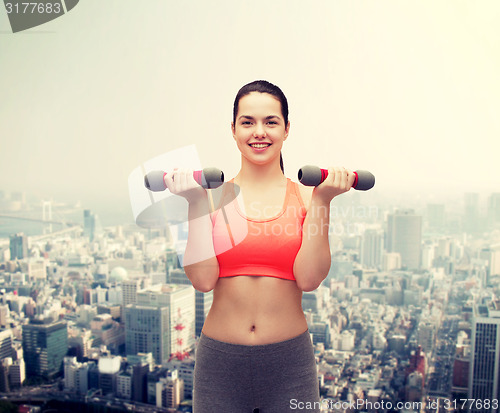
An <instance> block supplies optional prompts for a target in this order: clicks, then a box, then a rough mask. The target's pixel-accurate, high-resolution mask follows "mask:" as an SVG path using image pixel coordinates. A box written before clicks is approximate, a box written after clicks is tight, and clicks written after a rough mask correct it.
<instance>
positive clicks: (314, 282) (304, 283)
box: [296, 277, 324, 293]
mask: <svg viewBox="0 0 500 413" xmlns="http://www.w3.org/2000/svg"><path fill="white" fill-rule="evenodd" d="M323 280H324V278H322V279H320V280H318V279H313V278H308V277H304V278H297V279H296V282H297V287H299V289H300V290H302V291H304V292H306V293H307V292H310V291H314V290H315V289H316V288H318V287H319V286H320V285H321V282H322V281H323Z"/></svg>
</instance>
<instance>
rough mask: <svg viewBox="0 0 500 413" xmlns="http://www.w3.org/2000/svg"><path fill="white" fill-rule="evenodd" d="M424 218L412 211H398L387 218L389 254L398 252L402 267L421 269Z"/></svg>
mask: <svg viewBox="0 0 500 413" xmlns="http://www.w3.org/2000/svg"><path fill="white" fill-rule="evenodd" d="M421 244H422V217H421V216H420V215H417V214H416V213H415V211H413V210H411V209H406V210H397V211H396V212H395V213H393V214H389V215H388V217H387V252H398V253H399V254H400V255H401V265H402V266H403V267H406V268H407V269H410V270H414V269H418V268H420V256H421Z"/></svg>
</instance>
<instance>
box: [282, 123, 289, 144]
mask: <svg viewBox="0 0 500 413" xmlns="http://www.w3.org/2000/svg"><path fill="white" fill-rule="evenodd" d="M289 132H290V121H288V123H287V124H286V127H285V137H284V138H283V140H284V141H286V138H288V133H289Z"/></svg>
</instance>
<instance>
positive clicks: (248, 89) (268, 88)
mask: <svg viewBox="0 0 500 413" xmlns="http://www.w3.org/2000/svg"><path fill="white" fill-rule="evenodd" d="M252 92H260V93H269V94H270V95H271V96H274V97H275V98H276V99H278V100H279V102H280V103H281V114H282V115H283V119H284V120H285V127H286V125H288V101H287V100H286V96H285V94H284V93H283V91H282V90H281V89H280V88H279V87H278V86H276V85H273V84H272V83H270V82H268V81H267V80H255V81H253V82H251V83H248V84H246V85H245V86H243V87H242V88H241V89H240V90H239V91H238V93H237V94H236V98H235V99H234V105H233V124H236V115H237V114H238V105H239V103H240V99H241V98H242V97H243V96H246V95H249V94H250V93H252ZM280 168H281V172H283V173H285V168H284V167H283V156H282V155H281V153H280Z"/></svg>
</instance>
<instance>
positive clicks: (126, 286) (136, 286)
mask: <svg viewBox="0 0 500 413" xmlns="http://www.w3.org/2000/svg"><path fill="white" fill-rule="evenodd" d="M140 286H141V281H140V280H124V281H122V295H123V301H122V304H123V308H125V307H126V306H127V305H129V304H135V303H136V302H137V292H138V291H139V290H140V288H141V287H140Z"/></svg>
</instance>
